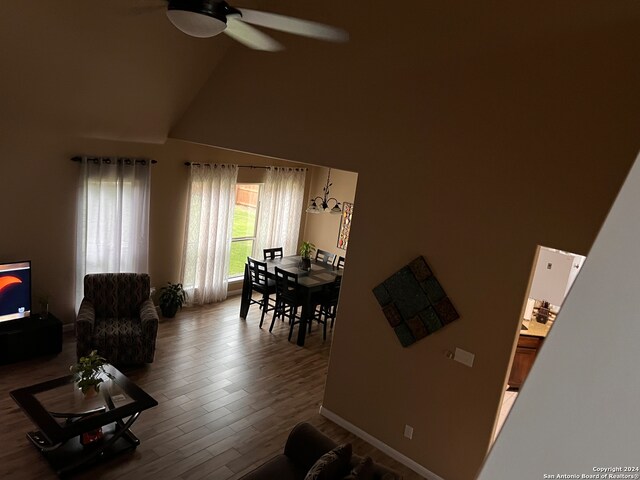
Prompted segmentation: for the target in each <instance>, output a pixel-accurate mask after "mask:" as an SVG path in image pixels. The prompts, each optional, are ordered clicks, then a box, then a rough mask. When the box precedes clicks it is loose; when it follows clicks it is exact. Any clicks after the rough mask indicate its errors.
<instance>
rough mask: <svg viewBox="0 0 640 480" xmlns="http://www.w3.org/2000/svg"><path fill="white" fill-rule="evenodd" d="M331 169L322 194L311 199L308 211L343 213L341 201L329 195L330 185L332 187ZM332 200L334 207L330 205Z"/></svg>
mask: <svg viewBox="0 0 640 480" xmlns="http://www.w3.org/2000/svg"><path fill="white" fill-rule="evenodd" d="M332 185H333V183H331V169H329V173H327V184H326V185H325V186H324V187H323V188H322V196H317V197H315V198H312V199H311V200H309V206H308V207H307V210H306V211H307V213H330V214H333V215H336V214H340V213H342V207H341V206H340V202H339V201H338V200H337V199H336V198H334V197H329V195H330V194H329V187H331V186H332ZM330 202H333V207H331V206H330Z"/></svg>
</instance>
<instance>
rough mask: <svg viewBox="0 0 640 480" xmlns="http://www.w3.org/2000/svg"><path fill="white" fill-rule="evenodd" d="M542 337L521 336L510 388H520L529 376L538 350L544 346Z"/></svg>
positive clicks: (511, 374)
mask: <svg viewBox="0 0 640 480" xmlns="http://www.w3.org/2000/svg"><path fill="white" fill-rule="evenodd" d="M543 340H544V339H543V338H542V337H534V336H530V335H520V337H519V338H518V346H517V347H516V354H515V356H514V357H513V365H511V373H510V374H509V382H508V383H509V388H520V387H521V386H522V384H523V383H524V381H525V380H526V378H527V375H529V370H531V366H532V365H533V362H534V361H535V359H536V355H537V354H538V350H539V349H540V347H541V346H542V342H543Z"/></svg>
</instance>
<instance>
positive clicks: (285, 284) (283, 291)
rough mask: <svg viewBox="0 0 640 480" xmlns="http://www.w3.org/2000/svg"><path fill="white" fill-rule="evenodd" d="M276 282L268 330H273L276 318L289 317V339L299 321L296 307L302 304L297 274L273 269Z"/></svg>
mask: <svg viewBox="0 0 640 480" xmlns="http://www.w3.org/2000/svg"><path fill="white" fill-rule="evenodd" d="M275 277H276V278H275V283H276V309H275V312H274V314H273V319H272V320H271V326H270V327H269V331H272V330H273V325H274V323H275V321H276V319H277V318H279V317H282V319H283V320H284V318H285V317H287V318H289V323H290V324H291V326H290V328H289V341H291V336H292V335H293V327H294V326H295V325H296V324H298V323H300V317H299V316H298V308H300V307H301V306H302V303H303V298H302V296H301V295H300V291H299V289H298V275H297V274H295V273H291V272H288V271H286V270H283V269H281V268H278V267H276V269H275Z"/></svg>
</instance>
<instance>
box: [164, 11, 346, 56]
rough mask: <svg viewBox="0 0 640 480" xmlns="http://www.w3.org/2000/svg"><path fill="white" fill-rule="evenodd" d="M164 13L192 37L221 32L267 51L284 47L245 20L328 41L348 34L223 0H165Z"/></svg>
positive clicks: (249, 45) (205, 36) (212, 35)
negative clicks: (166, 2) (166, 0)
mask: <svg viewBox="0 0 640 480" xmlns="http://www.w3.org/2000/svg"><path fill="white" fill-rule="evenodd" d="M167 17H169V20H170V21H171V23H173V25H175V26H176V28H178V29H179V30H181V31H182V32H184V33H186V34H187V35H190V36H192V37H198V38H207V37H214V36H216V35H218V34H220V33H223V32H224V33H226V34H227V35H229V36H230V37H231V38H233V39H234V40H237V41H238V42H240V43H242V44H243V45H246V46H247V47H249V48H253V49H255V50H264V51H270V52H274V51H278V50H282V49H283V48H284V47H283V46H282V44H280V43H279V42H277V41H276V40H274V39H273V38H271V37H270V36H269V35H267V34H265V33H263V32H261V31H260V30H258V29H257V28H255V27H253V26H251V25H249V24H253V25H259V26H261V27H267V28H272V29H274V30H280V31H283V32H287V33H293V34H295V35H302V36H305V37H310V38H315V39H318V40H327V41H330V42H346V41H347V40H349V34H348V33H347V32H346V31H345V30H342V29H341V28H336V27H332V26H329V25H324V24H322V23H317V22H312V21H309V20H302V19H300V18H294V17H289V16H285V15H278V14H276V13H268V12H262V11H259V10H251V9H248V8H235V7H232V6H231V5H229V4H228V3H227V2H225V1H224V0H168V6H167Z"/></svg>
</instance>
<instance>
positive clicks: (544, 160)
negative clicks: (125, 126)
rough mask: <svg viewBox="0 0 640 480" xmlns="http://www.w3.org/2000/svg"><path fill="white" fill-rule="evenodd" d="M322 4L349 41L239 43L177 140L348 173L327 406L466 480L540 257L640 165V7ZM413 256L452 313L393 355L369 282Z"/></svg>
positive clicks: (573, 232)
mask: <svg viewBox="0 0 640 480" xmlns="http://www.w3.org/2000/svg"><path fill="white" fill-rule="evenodd" d="M270 3H273V4H275V5H277V4H278V3H279V2H278V1H276V0H274V1H273V2H270ZM282 3H286V2H282ZM323 5H324V6H325V9H324V10H326V11H327V12H336V15H335V18H333V19H330V20H332V21H333V23H335V24H338V25H348V27H349V32H350V34H351V39H352V40H351V41H350V42H349V43H348V44H344V45H333V44H330V45H326V44H321V42H315V43H313V42H312V41H303V40H301V41H299V42H297V43H295V44H291V48H288V49H287V50H285V51H283V52H279V53H278V54H277V55H260V54H259V53H256V52H250V51H245V50H242V49H237V50H234V54H233V55H229V56H227V57H225V59H224V61H223V62H222V63H221V64H220V66H219V68H218V69H217V70H216V72H215V75H213V76H212V77H211V78H210V79H209V82H208V83H207V85H206V86H205V88H203V90H202V91H201V92H200V94H199V96H198V97H197V98H196V99H195V101H194V102H193V103H192V105H191V107H190V108H189V110H188V111H187V112H186V114H185V116H184V117H183V118H182V119H181V121H180V122H179V123H178V125H176V126H175V127H174V129H173V131H172V136H173V137H177V138H182V139H186V140H191V141H194V142H202V143H206V144H210V145H219V146H223V147H228V148H234V149H238V150H242V151H249V152H256V153H261V154H265V155H272V156H276V157H279V158H287V159H291V160H294V161H301V162H305V163H310V164H314V165H323V166H327V167H329V166H331V167H334V168H340V169H344V170H350V171H355V172H358V195H357V201H358V204H357V211H356V216H355V217H354V218H355V220H354V224H353V227H352V230H351V236H350V239H349V275H348V276H345V279H344V282H343V287H342V288H343V290H342V292H341V295H340V304H339V310H338V318H337V321H336V327H335V329H334V336H333V343H332V350H331V358H330V365H329V371H328V376H327V383H326V389H325V394H324V399H323V407H324V408H326V409H328V410H330V411H331V412H332V413H334V414H335V415H337V416H339V417H341V418H343V419H344V420H346V421H347V422H349V423H351V424H352V425H354V426H356V427H357V428H359V429H361V430H363V431H365V432H367V433H368V434H370V435H372V436H373V437H375V438H377V439H378V440H380V441H381V442H383V443H385V444H386V445H388V446H389V447H390V448H393V449H394V450H396V451H397V452H400V453H401V454H402V455H405V456H406V457H408V458H410V459H411V460H412V461H414V462H417V463H418V464H420V465H422V466H424V467H425V468H426V469H428V470H430V471H432V472H434V473H436V474H438V475H439V476H441V477H442V478H444V479H446V480H471V479H473V478H475V476H476V475H477V473H478V471H479V469H480V467H481V465H482V462H483V461H484V458H485V456H486V453H487V451H488V448H489V445H490V441H491V434H492V431H493V427H494V424H495V419H496V416H497V412H498V408H499V405H500V399H501V398H502V394H503V392H504V388H505V384H506V379H507V373H508V372H507V370H508V366H509V363H510V359H511V356H512V354H513V348H514V340H515V337H516V334H517V333H518V331H519V325H520V313H521V308H522V299H523V298H524V296H525V294H526V288H527V284H528V279H529V276H530V269H531V264H532V261H533V257H534V255H535V249H536V246H537V245H553V246H554V247H555V248H559V249H562V250H565V251H571V252H576V253H578V254H582V255H586V254H587V253H588V252H589V249H590V247H591V245H592V242H593V240H594V239H595V237H596V234H597V232H598V230H599V228H600V226H601V225H602V222H603V221H604V219H605V217H606V214H607V212H608V209H609V207H610V206H611V204H612V202H613V200H614V198H615V195H616V194H617V192H618V189H619V188H620V186H621V185H622V182H623V179H624V177H625V176H626V174H627V172H628V169H629V168H630V166H631V164H632V162H633V159H634V157H635V154H636V150H637V147H638V131H639V129H640V97H639V95H638V90H637V85H638V84H639V83H640V63H639V62H637V61H636V59H637V46H638V42H637V38H638V37H637V31H638V18H640V4H638V3H637V2H629V1H622V2H616V3H615V5H607V8H606V9H604V8H603V7H602V3H601V2H598V1H596V0H585V1H581V2H551V1H545V2H537V3H536V4H535V5H533V4H530V3H514V2H507V1H504V2H497V3H496V2H491V3H487V2H431V1H424V2H413V3H412V4H411V15H405V16H403V18H402V22H391V23H390V22H389V18H388V5H387V4H386V3H384V2H382V1H381V0H370V1H367V2H364V1H355V2H346V3H345V2H338V1H337V0H328V1H327V2H325V3H324V4H323ZM285 6H286V5H285ZM283 7H284V6H283ZM284 11H286V9H285V10H284ZM338 12H339V15H338V14H337V13H338ZM282 41H283V42H285V43H286V41H287V39H286V38H284V37H283V38H282ZM288 45H289V44H288ZM255 72H260V75H259V78H256V75H255ZM231 87H232V88H233V92H234V94H233V95H229V96H220V95H219V92H221V91H226V90H227V89H229V88H231ZM247 119H250V121H247ZM418 255H424V256H425V258H426V260H427V261H428V262H429V264H430V266H431V267H432V269H433V271H434V273H435V275H436V276H437V278H438V280H439V281H440V283H441V284H442V286H443V287H444V289H445V291H446V292H447V294H448V296H449V297H450V298H451V300H452V302H453V304H454V306H455V307H456V309H457V310H458V312H459V313H460V319H459V320H456V321H455V322H453V323H451V324H450V325H447V326H446V327H445V328H443V329H441V330H439V331H438V332H436V333H434V334H432V335H430V336H428V337H427V338H425V339H422V340H420V341H418V342H417V343H415V344H413V345H411V346H410V347H408V348H403V347H402V346H401V345H400V343H399V341H398V339H397V338H396V336H395V335H394V332H393V330H392V329H391V328H390V326H389V324H388V323H387V321H386V319H385V317H384V315H383V314H382V312H381V309H380V307H379V305H378V304H377V302H376V300H375V297H374V296H373V294H372V292H371V290H372V288H373V287H375V286H376V285H377V284H378V283H380V282H381V281H383V280H384V279H386V278H387V277H388V276H390V275H391V274H393V273H394V272H396V271H397V270H398V269H399V268H401V267H402V266H404V265H406V264H407V263H408V262H409V261H411V260H412V259H413V258H415V257H416V256H418ZM563 346H564V347H566V348H567V349H570V348H571V346H570V345H560V344H556V345H555V346H554V348H563ZM456 347H460V348H463V349H464V350H467V351H469V352H472V353H474V354H475V362H474V365H473V367H472V368H469V367H467V366H465V365H463V364H461V363H457V362H454V361H451V360H450V359H448V358H447V356H446V355H444V353H443V352H446V351H453V350H455V348H456ZM549 348H550V347H549ZM546 349H547V347H545V348H543V352H542V357H544V355H545V354H546V352H545V350H546ZM576 368H580V367H579V366H576ZM603 388H604V387H603ZM507 423H508V422H507ZM405 424H409V425H411V426H413V428H414V434H413V439H412V440H408V439H406V438H404V437H403V435H402V433H403V428H404V425H405ZM579 442H580V439H579V438H577V439H576V443H578V444H579ZM528 446H529V447H531V445H528Z"/></svg>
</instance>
